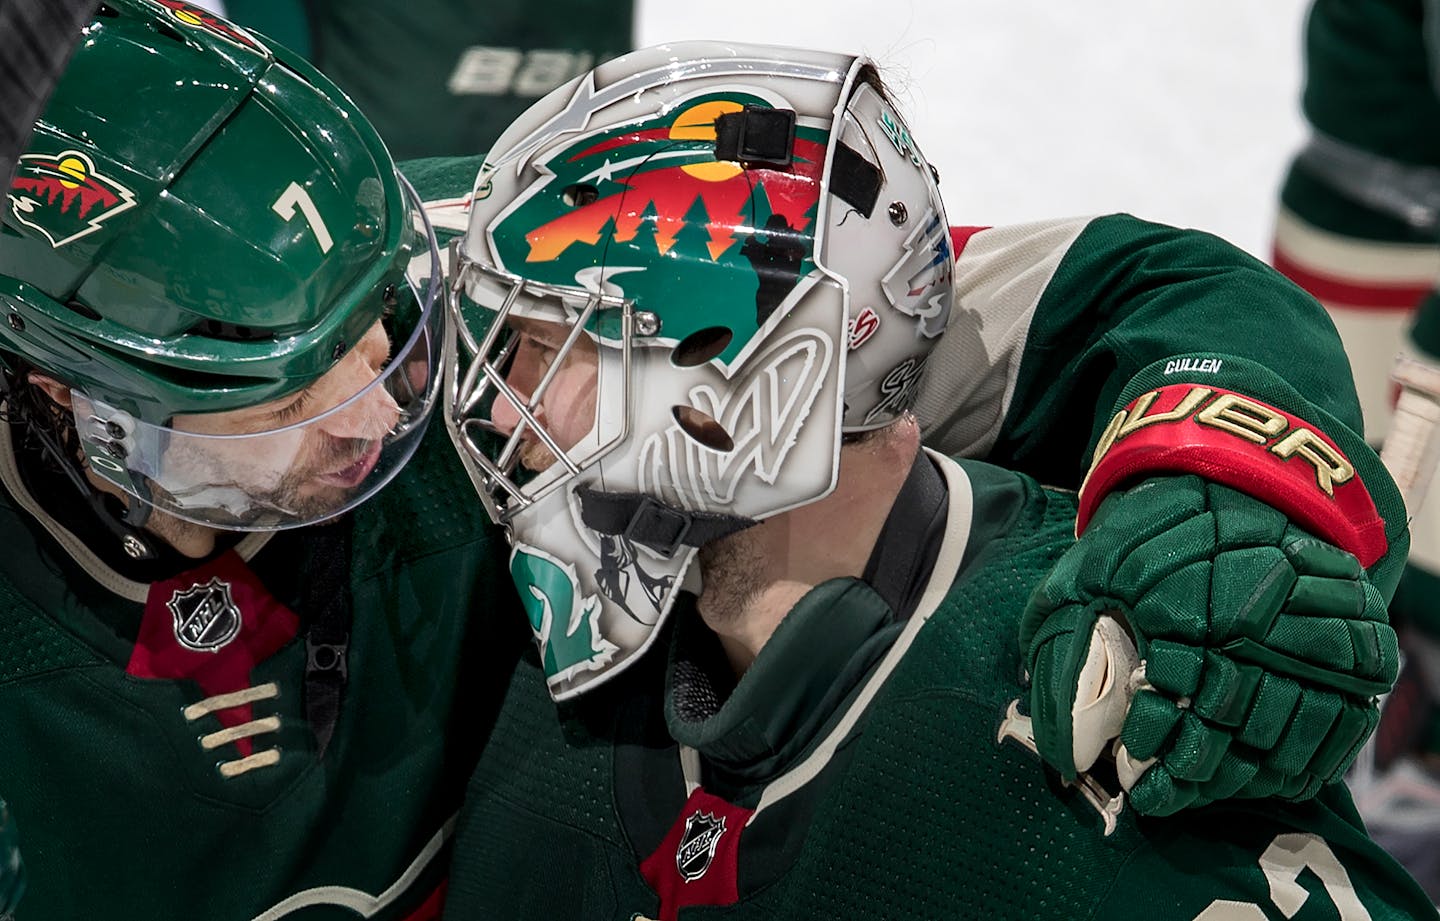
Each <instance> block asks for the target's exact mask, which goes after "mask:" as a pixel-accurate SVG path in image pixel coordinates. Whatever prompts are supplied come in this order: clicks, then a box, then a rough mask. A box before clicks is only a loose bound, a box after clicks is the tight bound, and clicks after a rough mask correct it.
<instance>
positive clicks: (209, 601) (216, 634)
mask: <svg viewBox="0 0 1440 921" xmlns="http://www.w3.org/2000/svg"><path fill="white" fill-rule="evenodd" d="M166 607H168V608H169V609H170V615H171V617H172V618H173V619H174V624H175V640H176V641H177V642H178V643H179V644H180V645H181V646H184V647H185V648H187V649H193V650H195V651H196V652H217V651H219V650H220V649H222V648H223V647H224V646H225V644H226V643H229V642H230V641H231V640H233V639H235V637H236V636H237V635H238V634H239V633H240V625H241V619H240V608H239V606H237V605H236V604H235V601H234V599H232V598H231V597H230V583H229V582H222V581H220V578H219V577H218V576H212V577H211V579H210V581H209V582H204V583H199V582H197V583H195V584H194V585H192V586H191V587H190V588H188V589H186V590H184V591H177V592H175V594H173V595H171V596H170V600H169V601H168V602H166Z"/></svg>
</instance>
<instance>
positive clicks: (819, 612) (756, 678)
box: [665, 452, 949, 795]
mask: <svg viewBox="0 0 1440 921" xmlns="http://www.w3.org/2000/svg"><path fill="white" fill-rule="evenodd" d="M948 505H949V500H948V496H947V493H946V487H945V482H944V479H943V478H942V477H941V475H940V472H939V471H938V470H937V469H936V467H935V464H934V463H933V462H932V461H931V459H930V458H929V456H928V455H927V454H926V453H925V452H920V453H919V454H917V455H916V458H915V462H914V464H913V465H912V466H911V469H910V474H909V476H908V477H907V478H906V481H905V483H904V485H903V486H902V487H901V490H900V492H899V494H898V495H897V497H896V500H895V504H894V506H893V507H892V508H891V510H890V514H889V516H888V517H887V518H886V521H885V525H884V527H883V528H882V529H881V532H880V537H879V539H878V540H877V541H876V543H875V549H874V550H873V551H872V553H871V557H870V560H869V563H868V564H867V566H866V571H865V574H864V578H863V579H850V578H845V579H832V580H830V581H828V582H825V583H822V584H821V585H819V586H816V587H815V589H813V590H812V591H811V592H810V593H809V594H807V595H806V596H805V597H804V598H802V599H801V600H800V601H799V603H797V604H796V605H795V607H794V608H793V609H792V610H791V611H790V613H788V614H787V615H785V618H784V619H783V620H782V621H781V622H780V625H779V627H777V628H776V630H775V633H774V635H773V636H772V637H771V638H770V640H769V642H768V643H767V644H766V645H765V647H764V648H763V649H761V651H760V654H759V655H758V656H757V657H756V659H755V662H754V664H753V665H752V666H751V667H750V669H749V671H747V672H746V674H745V676H744V677H743V678H742V679H741V680H740V681H739V682H738V683H737V682H736V681H735V680H734V679H733V678H732V677H731V673H730V667H729V664H728V663H727V661H726V659H725V656H724V653H723V652H722V651H721V648H720V644H719V641H718V640H717V638H716V637H715V635H714V634H713V633H711V632H710V631H709V630H708V629H707V628H706V627H705V625H704V622H703V621H702V620H701V618H700V615H699V613H698V612H697V611H695V610H694V607H695V598H694V596H692V595H688V594H687V595H682V596H681V598H680V601H679V606H680V608H681V611H680V613H679V616H677V617H676V618H675V621H676V627H675V631H674V634H673V640H672V643H671V649H670V662H669V667H668V669H667V674H666V694H665V720H666V723H667V725H668V727H669V730H670V733H671V735H672V737H673V738H674V739H675V740H676V741H677V742H679V743H680V744H681V745H684V746H688V747H690V748H693V749H695V750H696V751H698V752H699V753H700V754H701V756H702V758H703V759H704V761H705V762H706V765H705V767H706V771H705V783H706V786H707V788H709V789H713V790H714V791H715V792H718V793H721V794H722V795H727V794H734V793H737V792H739V791H740V790H743V789H745V788H751V787H754V786H755V785H757V784H761V783H764V782H765V781H767V780H769V779H771V778H773V777H775V776H777V775H778V774H780V773H781V772H783V771H784V770H786V769H787V768H788V767H789V766H790V765H792V764H794V763H795V762H796V761H797V760H798V759H799V758H801V757H802V756H803V755H804V754H805V752H807V751H808V750H809V749H810V748H811V746H812V745H813V743H814V742H815V741H816V740H817V739H818V738H821V737H822V736H823V735H824V731H825V730H826V729H828V728H829V727H830V726H831V724H832V723H833V722H834V720H835V719H836V718H837V717H838V715H839V713H840V711H841V710H842V707H841V703H842V702H843V701H845V700H846V699H847V698H848V697H849V696H850V695H851V694H852V693H853V692H854V690H855V689H856V688H857V686H858V685H859V684H860V683H861V681H862V679H863V678H864V677H865V675H866V674H868V673H869V672H870V670H871V669H872V667H873V666H874V665H875V663H876V662H877V661H879V659H880V657H881V656H883V655H884V654H885V652H886V650H888V649H889V648H890V646H891V644H892V643H893V642H894V641H895V638H896V636H898V635H899V633H900V631H901V629H903V627H904V624H905V621H906V619H907V618H908V617H909V616H910V614H911V613H913V612H914V610H915V607H916V605H917V604H918V603H919V600H920V596H921V594H922V593H923V592H924V590H925V587H926V585H927V584H928V583H929V581H930V576H931V574H932V572H933V571H934V567H935V559H936V555H937V554H938V553H939V549H940V544H941V541H942V540H943V538H944V536H945V522H946V517H947V513H948Z"/></svg>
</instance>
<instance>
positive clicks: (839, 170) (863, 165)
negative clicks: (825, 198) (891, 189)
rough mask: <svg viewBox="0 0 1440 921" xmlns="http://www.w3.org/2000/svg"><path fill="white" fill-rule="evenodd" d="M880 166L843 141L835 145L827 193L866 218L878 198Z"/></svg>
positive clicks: (873, 208)
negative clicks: (828, 191)
mask: <svg viewBox="0 0 1440 921" xmlns="http://www.w3.org/2000/svg"><path fill="white" fill-rule="evenodd" d="M880 180H881V175H880V167H878V166H876V165H875V164H873V163H871V162H870V161H869V160H867V159H865V158H864V157H862V156H860V154H858V153H856V152H855V150H854V149H853V148H851V147H849V146H847V145H845V144H836V145H835V162H834V163H833V164H832V165H831V167H830V193H831V194H832V195H834V196H835V197H836V198H838V199H840V200H841V201H843V202H845V203H846V204H847V205H849V206H850V207H852V208H854V209H855V210H856V211H859V212H860V213H861V214H862V215H864V216H865V217H866V218H867V219H868V218H869V217H870V214H871V212H873V211H874V210H875V202H876V201H877V200H878V199H879V198H880Z"/></svg>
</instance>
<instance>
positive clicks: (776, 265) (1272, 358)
mask: <svg viewBox="0 0 1440 921" xmlns="http://www.w3.org/2000/svg"><path fill="white" fill-rule="evenodd" d="M486 160H487V164H486V167H485V168H484V169H483V170H482V172H481V174H480V176H479V178H478V180H477V182H476V187H475V190H474V195H473V205H472V206H471V209H470V226H469V229H468V231H467V232H466V234H465V237H464V240H463V241H462V242H461V243H460V244H459V247H458V250H459V252H458V259H457V264H458V270H457V271H456V273H455V277H454V279H453V283H454V284H455V287H456V291H457V294H458V295H460V296H459V297H457V298H456V299H455V300H454V301H453V302H452V307H453V309H454V310H455V312H456V323H455V324H454V325H453V327H452V330H451V333H452V336H453V342H452V350H453V355H452V357H453V358H454V359H455V360H454V362H453V363H452V364H449V365H448V366H447V375H448V376H449V379H450V381H451V383H450V384H449V385H448V386H447V400H446V404H445V408H446V421H447V424H448V425H449V427H450V430H451V434H452V437H453V438H454V440H455V441H456V443H457V445H458V446H459V447H460V449H461V451H462V454H463V456H464V458H465V460H466V464H467V467H468V468H469V470H470V474H471V478H472V481H473V482H474V484H475V486H476V488H477V490H478V492H479V494H480V497H481V500H482V501H483V502H484V504H485V506H486V508H487V510H488V511H489V512H490V514H491V515H492V517H493V518H494V519H495V520H496V521H497V522H498V523H501V524H503V525H504V526H505V527H506V528H507V533H508V535H509V538H510V541H511V544H512V548H513V549H512V554H511V567H510V568H511V575H512V577H513V578H514V580H515V582H516V584H517V586H518V587H519V588H520V593H521V598H522V601H523V603H524V605H525V609H526V613H527V615H528V621H529V625H530V627H531V629H532V631H533V632H534V635H535V639H536V642H537V646H538V655H537V656H536V657H535V658H534V659H533V660H525V661H521V662H518V663H517V664H516V666H515V668H514V670H513V674H512V677H511V691H510V693H509V695H508V696H507V699H506V702H505V705H504V709H503V710H502V712H501V714H500V716H499V718H498V720H497V721H496V723H495V726H494V729H493V730H492V735H491V740H490V743H489V744H488V745H487V747H486V749H485V751H484V752H483V753H482V756H481V760H480V764H479V767H478V769H477V773H476V775H475V777H474V779H473V780H472V782H471V785H470V787H469V791H468V794H467V801H466V808H465V811H464V812H463V813H462V816H461V821H460V829H459V831H458V832H457V843H456V853H455V860H454V865H453V869H452V880H451V888H450V893H449V896H448V899H449V904H448V909H447V910H448V911H449V912H450V916H451V917H455V918H476V917H497V918H504V917H537V918H538V917H547V918H548V917H584V918H614V919H617V921H620V919H629V921H635V919H640V918H661V919H667V921H674V919H677V918H678V919H684V918H691V917H713V918H765V919H779V918H796V919H799V918H814V917H838V918H859V917H879V918H942V917H964V918H970V917H976V918H982V917H985V918H1013V919H1021V918H1023V919H1027V921H1028V919H1036V918H1053V919H1057V921H1062V919H1063V921H1069V919H1074V918H1128V917H1145V918H1165V919H1173V921H1197V919H1203V921H1218V919H1222V918H1235V919H1241V918H1244V919H1251V918H1254V919H1263V918H1270V917H1281V916H1282V914H1283V916H1285V917H1291V918H1297V919H1320V918H1331V917H1336V916H1339V917H1346V918H1355V919H1359V918H1392V919H1399V918H1414V917H1434V916H1435V914H1434V909H1433V906H1431V905H1430V904H1429V903H1428V901H1427V900H1426V899H1425V897H1424V894H1423V893H1422V892H1421V891H1420V890H1419V889H1418V887H1416V886H1415V884H1414V883H1413V881H1411V880H1409V879H1408V878H1407V877H1406V876H1405V875H1404V873H1403V872H1402V871H1401V870H1400V869H1399V868H1398V867H1397V866H1396V865H1395V864H1394V862H1393V861H1392V860H1390V859H1389V858H1388V857H1387V856H1386V855H1385V854H1384V852H1383V851H1382V850H1381V849H1380V848H1378V847H1377V846H1376V845H1375V844H1374V843H1373V842H1371V841H1370V840H1369V839H1368V838H1367V837H1366V836H1365V833H1364V829H1363V826H1362V825H1361V824H1360V823H1359V822H1358V821H1357V820H1356V819H1355V817H1354V812H1353V807H1352V806H1351V804H1350V802H1349V799H1348V795H1347V794H1346V792H1345V790H1344V788H1343V786H1341V785H1337V784H1333V783H1331V781H1333V780H1334V779H1336V778H1337V777H1338V776H1339V773H1340V772H1341V771H1343V769H1344V766H1345V765H1346V764H1347V763H1348V762H1349V760H1350V759H1351V758H1353V757H1354V751H1355V749H1356V748H1357V747H1358V746H1359V745H1360V744H1361V742H1363V740H1364V739H1365V738H1366V736H1367V735H1368V733H1369V731H1370V729H1371V728H1372V727H1373V725H1374V715H1375V700H1374V698H1375V696H1376V695H1378V694H1380V693H1383V691H1384V690H1385V689H1386V688H1387V687H1388V686H1389V684H1390V682H1391V681H1393V679H1394V675H1395V669H1396V652H1395V638H1394V634H1393V632H1392V631H1390V629H1389V627H1388V626H1387V625H1386V623H1385V616H1384V597H1385V595H1386V594H1387V593H1388V591H1389V590H1390V589H1391V588H1393V579H1394V574H1395V572H1396V569H1397V562H1398V560H1400V559H1403V555H1404V547H1405V526H1404V520H1403V515H1401V514H1399V508H1400V504H1399V495H1398V492H1397V491H1396V489H1395V485H1394V483H1393V482H1391V481H1390V480H1389V479H1388V478H1387V476H1386V474H1385V472H1384V470H1383V468H1382V467H1381V465H1380V464H1379V462H1378V458H1377V457H1376V456H1375V454H1374V452H1373V451H1370V449H1368V448H1367V447H1366V446H1365V444H1364V442H1363V440H1362V439H1361V438H1360V436H1359V433H1358V423H1359V414H1358V412H1357V411H1356V406H1355V399H1354V394H1353V391H1352V390H1350V389H1349V388H1348V387H1347V386H1346V378H1345V377H1344V369H1345V364H1344V357H1343V354H1342V353H1341V352H1340V350H1339V347H1338V343H1337V342H1336V340H1335V336H1334V333H1333V330H1332V329H1330V328H1329V327H1328V324H1327V323H1326V321H1325V319H1324V316H1323V314H1322V313H1321V311H1320V309H1319V307H1318V305H1316V304H1315V303H1314V302H1313V301H1311V300H1310V299H1309V298H1308V297H1306V296H1304V295H1303V294H1302V293H1301V292H1299V291H1297V290H1296V289H1295V288H1294V287H1293V286H1291V285H1289V284H1288V283H1286V282H1284V281H1283V279H1280V278H1279V277H1278V276H1276V275H1274V274H1273V273H1271V272H1269V271H1268V270H1266V269H1265V268H1264V267H1263V266H1260V265H1259V264H1258V263H1257V262H1255V261H1254V260H1253V259H1250V258H1248V257H1245V256H1243V254H1240V253H1238V252H1237V251H1236V250H1234V249H1233V248H1232V247H1229V246H1228V245H1225V244H1223V243H1221V242H1220V241H1218V240H1215V239H1214V238H1212V237H1208V236H1206V235H1203V234H1198V233H1194V232H1186V231H1180V230H1176V229H1173V228H1164V227H1158V226H1156V225H1150V224H1145V223H1143V222H1141V221H1138V220H1136V219H1134V218H1131V217H1129V216H1125V215H1114V216H1109V217H1101V218H1093V219H1074V220H1068V221H1048V222H1039V223H1037V224H1033V225H1027V226H1021V227H1015V228H988V229H977V228H969V229H964V230H959V229H957V230H953V231H952V230H951V228H949V227H948V226H947V225H948V222H947V219H946V208H945V205H944V203H942V201H941V198H940V194H939V191H938V187H937V184H936V180H935V175H934V172H933V171H932V170H931V168H930V166H929V164H928V163H927V161H926V160H925V158H924V155H923V153H922V152H921V149H920V148H919V147H918V146H917V144H916V139H915V138H914V137H913V136H912V135H911V133H910V131H909V129H908V128H907V126H906V124H905V122H904V121H903V120H902V119H901V118H900V116H899V115H898V113H897V112H896V109H895V107H894V105H893V104H892V103H891V101H890V100H889V99H888V98H887V96H886V94H885V92H884V91H883V89H882V88H881V85H880V82H879V79H878V76H877V73H876V69H875V67H874V66H873V64H872V62H870V61H868V60H867V59H865V58H861V57H856V56H852V55H845V54H834V53H828V52H820V51H813V50H803V49H790V48H773V47H761V46H750V45H745V44H740V43H708V42H692V43H677V44H674V45H665V46H657V47H655V48H649V49H644V50H641V51H637V52H635V53H633V54H630V55H626V56H624V57H621V58H618V59H616V60H615V61H612V62H609V63H607V64H604V65H602V66H600V67H598V68H596V69H595V70H594V71H592V72H591V73H588V74H585V75H583V76H582V77H580V78H578V79H577V80H575V81H573V82H572V83H570V84H568V85H566V86H564V87H561V88H560V89H558V90H556V91H555V92H554V93H552V94H551V95H550V96H548V97H546V98H545V99H544V100H542V101H540V102H539V103H537V104H536V105H535V106H534V107H532V109H531V110H530V111H529V112H528V113H526V115H525V116H523V117H522V118H521V119H520V120H519V121H517V122H516V123H515V124H513V125H512V126H511V128H510V129H509V130H508V131H507V132H506V134H505V135H503V136H502V138H501V139H500V141H498V142H497V144H496V145H495V147H494V148H493V149H492V150H491V152H490V153H489V154H488V155H487V158H486ZM963 191H964V185H963V182H962V183H961V184H960V185H959V191H958V192H957V197H963ZM1260 305H1264V307H1265V310H1264V311H1260V310H1259V306H1260ZM1259 314H1263V324H1266V325H1268V324H1274V323H1275V322H1276V319H1275V318H1276V317H1277V316H1283V317H1285V318H1286V322H1287V324H1288V325H1286V326H1285V329H1286V336H1285V337H1284V340H1283V342H1281V341H1277V339H1276V337H1274V336H1273V335H1266V327H1265V325H1262V324H1261V321H1260V320H1257V318H1256V317H1257V315H1259ZM917 417H918V418H917ZM922 428H923V429H925V430H926V431H927V435H928V437H929V438H931V439H932V440H934V442H935V443H937V444H947V445H951V446H953V450H956V451H961V452H964V453H965V454H984V453H988V454H989V455H990V456H991V457H994V458H997V459H1001V460H1004V461H1005V462H1006V463H1009V464H1012V465H1015V466H1018V467H1021V468H1022V469H1028V470H1034V471H1036V472H1037V473H1039V474H1040V475H1042V476H1044V477H1045V478H1046V479H1047V480H1053V481H1055V482H1058V483H1060V484H1061V485H1063V486H1071V487H1074V486H1081V483H1082V477H1083V487H1082V488H1081V489H1080V490H1079V493H1078V495H1077V493H1076V492H1075V491H1074V490H1073V489H1069V490H1067V489H1056V488H1050V487H1043V486H1042V485H1041V482H1040V481H1037V480H1036V479H1033V478H1032V477H1030V476H1027V475H1025V474H1023V473H1016V472H1012V471H1010V470H1006V469H1003V468H1000V467H997V466H992V465H990V464H986V463H982V462H979V461H975V460H970V459H965V458H952V457H947V456H944V455H941V454H939V453H934V452H932V451H929V450H924V449H922V448H921V447H920V441H921V431H922ZM1081 458H1090V459H1091V463H1090V464H1089V470H1088V474H1087V473H1086V466H1085V465H1084V464H1082V463H1081ZM1077 533H1078V534H1079V536H1078V538H1077V537H1076V534H1077ZM1037 586H1038V589H1037ZM544 691H548V692H549V694H550V696H551V697H553V698H555V699H556V700H557V701H558V702H560V704H561V711H560V712H561V715H562V717H563V723H564V726H563V729H562V727H561V726H557V725H555V723H554V721H553V720H550V721H546V720H544V719H543V718H542V717H543V715H544V713H545V710H544V709H543V708H542V707H540V706H539V705H537V704H536V702H535V699H536V698H537V697H540V696H541V695H542V693H543V692H544ZM1042 761H1043V763H1042ZM560 855H563V857H562V856H560Z"/></svg>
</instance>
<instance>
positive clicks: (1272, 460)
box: [1075, 384, 1389, 567]
mask: <svg viewBox="0 0 1440 921" xmlns="http://www.w3.org/2000/svg"><path fill="white" fill-rule="evenodd" d="M1164 473H1174V474H1185V473H1193V474H1197V475H1199V476H1202V477H1204V478H1206V479H1208V480H1213V481H1215V482H1217V483H1223V484H1225V485H1226V486H1229V487H1231V488H1232V489H1236V490H1239V491H1240V492H1243V493H1245V494H1247V495H1250V496H1254V497H1255V498H1256V499H1259V500H1261V501H1262V502H1265V503H1267V504H1269V505H1271V506H1274V507H1275V508H1277V509H1279V510H1280V511H1282V512H1284V513H1285V514H1286V515H1288V516H1289V517H1290V518H1291V520H1293V521H1294V522H1295V523H1296V524H1299V525H1300V526H1301V527H1303V528H1305V529H1306V530H1307V531H1309V532H1311V533H1312V534H1314V535H1316V536H1317V537H1320V538H1323V539H1325V540H1328V541H1330V542H1331V543H1333V544H1335V545H1336V546H1338V547H1340V548H1342V549H1344V550H1348V551H1349V552H1351V553H1353V554H1355V556H1356V557H1358V558H1359V560H1360V564H1361V565H1362V566H1366V567H1368V566H1371V565H1372V564H1374V563H1375V561H1376V560H1378V559H1380V557H1382V556H1384V555H1385V550H1386V549H1387V548H1388V546H1389V542H1388V541H1387V540H1386V538H1385V522H1384V520H1383V519H1382V518H1381V517H1380V514H1379V512H1378V511H1376V509H1375V502H1374V500H1373V499H1371V498H1370V492H1369V490H1367V489H1366V488H1365V484H1364V483H1362V482H1361V481H1360V477H1359V475H1358V474H1357V473H1356V471H1355V467H1354V465H1353V464H1351V463H1350V460H1349V458H1347V457H1346V456H1345V455H1344V453H1343V452H1342V451H1341V450H1340V449H1339V447H1337V446H1336V444H1335V443H1334V442H1333V441H1331V440H1330V439H1329V438H1327V437H1326V436H1325V435H1324V434H1323V433H1321V432H1320V431H1318V430H1317V429H1315V428H1314V427H1313V426H1311V425H1310V424H1309V423H1307V422H1305V421H1304V420H1303V419H1301V418H1299V417H1298V416H1293V415H1291V414H1290V413H1287V412H1285V411H1284V410H1280V409H1276V408H1275V407H1273V406H1269V405H1267V404H1265V403H1261V402H1259V401H1258V400H1254V399H1251V398H1250V397H1247V396H1244V395H1243V394H1239V393H1235V392H1233V391H1229V390H1222V389H1220V388H1217V387H1204V386H1201V385H1199V384H1172V385H1169V386H1166V387H1161V388H1159V389H1157V390H1152V391H1150V392H1148V393H1145V394H1142V395H1141V396H1139V397H1137V398H1136V399H1135V400H1134V401H1133V402H1131V403H1130V404H1129V405H1128V406H1126V407H1125V409H1123V410H1121V411H1120V412H1119V413H1117V414H1116V415H1115V418H1114V419H1112V420H1111V421H1110V425H1109V426H1107V427H1106V429H1105V433H1104V434H1103V435H1102V436H1101V437H1100V443H1099V445H1097V446H1096V449H1095V462H1094V463H1093V464H1092V465H1091V467H1090V472H1089V474H1087V475H1086V477H1085V483H1084V485H1082V486H1081V487H1080V510H1079V513H1078V515H1077V516H1076V520H1075V533H1076V534H1077V535H1079V534H1081V533H1082V532H1083V531H1084V530H1085V527H1086V525H1087V524H1089V522H1090V517H1091V515H1093V514H1094V512H1095V509H1096V508H1098V507H1099V505H1100V501H1101V500H1102V499H1104V498H1105V496H1106V495H1107V494H1109V493H1110V492H1111V491H1112V490H1114V489H1117V488H1120V487H1122V486H1123V485H1124V484H1126V483H1129V482H1133V481H1135V480H1137V479H1140V478H1143V477H1147V476H1154V475H1156V474H1164Z"/></svg>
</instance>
